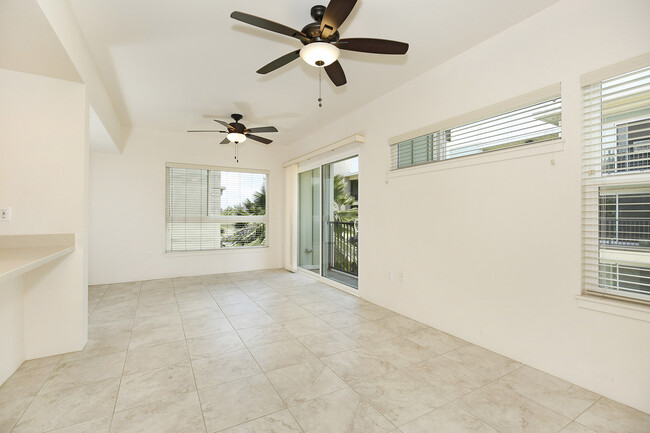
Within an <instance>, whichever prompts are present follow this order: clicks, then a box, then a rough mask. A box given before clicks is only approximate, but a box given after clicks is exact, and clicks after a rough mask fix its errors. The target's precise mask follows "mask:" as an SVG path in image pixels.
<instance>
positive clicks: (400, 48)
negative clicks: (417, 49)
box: [336, 38, 409, 54]
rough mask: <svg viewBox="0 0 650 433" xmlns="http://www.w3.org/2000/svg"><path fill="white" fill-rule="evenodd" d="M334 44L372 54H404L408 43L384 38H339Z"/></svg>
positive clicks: (343, 48)
mask: <svg viewBox="0 0 650 433" xmlns="http://www.w3.org/2000/svg"><path fill="white" fill-rule="evenodd" d="M336 46H337V47H339V48H340V49H342V50H348V51H360V52H362V53H374V54H406V52H407V51H408V50H409V44H407V43H404V42H397V41H389V40H386V39H371V38H350V39H341V40H340V41H338V42H337V43H336Z"/></svg>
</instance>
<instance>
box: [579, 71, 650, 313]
mask: <svg viewBox="0 0 650 433" xmlns="http://www.w3.org/2000/svg"><path fill="white" fill-rule="evenodd" d="M582 94H583V141H584V148H583V281H584V291H586V292H595V293H601V294H606V295H612V296H617V297H624V298H632V299H637V300H644V301H650V67H646V68H642V69H637V70H635V71H632V72H628V73H625V74H622V75H618V76H615V77H611V78H608V79H605V80H602V81H598V82H596V83H593V84H590V85H587V86H585V87H583V92H582Z"/></svg>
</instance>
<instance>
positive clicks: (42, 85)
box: [0, 69, 88, 359]
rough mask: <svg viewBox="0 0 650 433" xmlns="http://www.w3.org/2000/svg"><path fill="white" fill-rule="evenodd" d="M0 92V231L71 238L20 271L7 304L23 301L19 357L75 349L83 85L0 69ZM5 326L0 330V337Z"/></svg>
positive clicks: (81, 320)
mask: <svg viewBox="0 0 650 433" xmlns="http://www.w3.org/2000/svg"><path fill="white" fill-rule="evenodd" d="M0 95H2V96H1V97H0V203H1V204H2V205H4V206H11V207H12V221H11V222H3V223H0V235H10V234H42V233H74V234H75V238H76V245H75V251H74V252H73V253H72V254H70V255H68V256H66V257H65V258H62V259H58V260H56V261H55V262H52V263H50V264H48V265H46V266H43V267H41V268H39V269H36V270H33V271H31V272H29V273H27V274H26V275H24V277H23V280H22V281H23V288H22V290H21V296H22V300H21V302H15V303H14V304H12V305H14V308H15V309H20V308H24V313H23V312H20V313H19V314H20V315H24V317H23V320H24V329H23V337H24V353H23V354H22V356H23V359H31V358H38V357H42V356H47V355H53V354H56V353H64V352H71V351H76V350H81V349H82V348H83V345H84V344H85V341H86V335H87V276H86V275H87V274H86V265H85V259H84V253H85V238H86V233H85V231H86V226H85V222H86V219H85V218H86V209H85V206H86V202H87V200H86V195H87V190H86V183H87V182H86V176H87V168H88V145H87V138H86V135H87V132H86V126H85V124H86V116H87V110H88V108H87V104H86V99H85V92H84V87H83V85H82V84H78V83H72V82H68V81H61V80H57V79H53V78H46V77H40V76H36V75H30V74H25V73H22V72H15V71H8V70H4V69H0ZM0 289H2V288H0ZM12 293H14V294H15V293H17V289H16V286H15V285H14V286H13V289H12ZM3 296H4V295H3ZM5 300H6V298H5ZM14 301H16V299H15V297H14ZM17 314H18V313H17ZM7 332H8V329H7V328H4V327H2V328H1V329H0V335H2V336H3V337H4V336H5V335H8V334H7Z"/></svg>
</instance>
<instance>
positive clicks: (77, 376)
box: [39, 352, 126, 394]
mask: <svg viewBox="0 0 650 433" xmlns="http://www.w3.org/2000/svg"><path fill="white" fill-rule="evenodd" d="M125 359H126V352H118V353H112V354H110V355H101V356H95V357H92V358H86V359H80V360H78V361H61V362H60V363H59V364H58V365H57V366H56V368H55V369H54V371H52V374H50V377H49V378H48V379H47V381H45V384H44V385H43V387H42V388H41V390H40V391H39V394H46V393H49V392H52V391H58V390H61V389H65V388H72V387H74V386H79V385H85V384H87V383H92V382H99V381H101V380H104V379H110V378H113V377H120V376H122V370H123V368H124V360H125Z"/></svg>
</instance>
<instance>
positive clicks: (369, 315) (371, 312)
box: [353, 305, 397, 320]
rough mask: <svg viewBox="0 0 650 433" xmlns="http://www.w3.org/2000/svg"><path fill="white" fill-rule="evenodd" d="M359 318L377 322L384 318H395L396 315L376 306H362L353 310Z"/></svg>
mask: <svg viewBox="0 0 650 433" xmlns="http://www.w3.org/2000/svg"><path fill="white" fill-rule="evenodd" d="M353 311H354V312H355V313H357V314H358V315H359V316H361V317H364V318H366V319H368V320H379V319H384V318H386V317H391V316H395V315H396V314H397V313H396V312H394V311H391V310H388V309H386V308H383V307H379V306H377V305H367V306H366V305H364V306H361V307H359V308H355V309H354V310H353Z"/></svg>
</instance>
